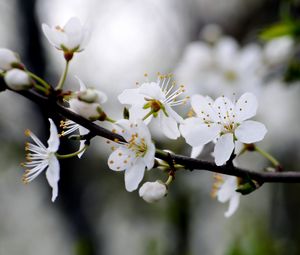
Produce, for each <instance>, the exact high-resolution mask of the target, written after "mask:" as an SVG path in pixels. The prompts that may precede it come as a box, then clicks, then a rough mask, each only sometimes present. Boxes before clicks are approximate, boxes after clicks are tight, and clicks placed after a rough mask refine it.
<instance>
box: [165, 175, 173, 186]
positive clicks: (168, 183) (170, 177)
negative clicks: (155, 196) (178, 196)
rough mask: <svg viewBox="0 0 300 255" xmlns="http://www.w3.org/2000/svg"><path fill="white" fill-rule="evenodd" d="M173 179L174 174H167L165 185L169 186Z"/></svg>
mask: <svg viewBox="0 0 300 255" xmlns="http://www.w3.org/2000/svg"><path fill="white" fill-rule="evenodd" d="M173 180H174V176H173V175H169V177H168V179H167V181H166V182H165V185H166V186H169V185H170V184H171V183H172V181H173Z"/></svg>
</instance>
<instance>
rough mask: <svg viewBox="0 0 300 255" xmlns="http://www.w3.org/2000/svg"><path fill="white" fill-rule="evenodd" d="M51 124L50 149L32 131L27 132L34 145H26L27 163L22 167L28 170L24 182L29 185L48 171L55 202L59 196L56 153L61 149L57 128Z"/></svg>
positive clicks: (47, 174)
mask: <svg viewBox="0 0 300 255" xmlns="http://www.w3.org/2000/svg"><path fill="white" fill-rule="evenodd" d="M49 122H50V136H49V139H48V147H47V148H46V147H45V146H44V145H43V143H42V142H41V141H40V140H39V139H38V138H37V137H36V136H35V134H33V133H32V132H31V131H30V130H26V132H25V134H26V135H27V136H30V137H31V139H32V140H33V141H34V143H35V144H33V143H26V147H25V150H26V151H27V155H26V160H27V162H26V163H22V166H24V167H25V168H26V170H25V174H24V176H23V182H24V183H29V182H31V181H32V180H34V179H35V178H36V177H37V176H38V175H39V174H40V173H41V172H43V171H44V170H46V177H47V180H48V183H49V185H50V186H51V187H52V202H54V201H55V199H56V197H57V195H58V181H59V170H60V167H59V161H58V159H57V157H56V152H57V150H58V148H59V143H60V142H59V137H58V133H57V128H56V126H55V124H54V122H53V120H52V119H49Z"/></svg>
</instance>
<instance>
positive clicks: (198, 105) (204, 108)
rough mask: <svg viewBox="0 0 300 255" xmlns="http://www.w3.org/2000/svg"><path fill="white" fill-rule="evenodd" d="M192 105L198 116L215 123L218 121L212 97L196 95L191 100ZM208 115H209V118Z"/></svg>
mask: <svg viewBox="0 0 300 255" xmlns="http://www.w3.org/2000/svg"><path fill="white" fill-rule="evenodd" d="M191 105H192V108H193V110H194V111H195V113H196V114H197V116H199V117H205V118H207V119H211V120H213V121H214V122H215V121H218V119H219V118H218V116H217V114H216V112H215V111H214V109H213V108H212V105H213V100H212V99H211V98H210V97H204V96H202V95H194V96H192V98H191ZM207 115H209V117H208V116H207Z"/></svg>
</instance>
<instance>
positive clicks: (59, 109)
mask: <svg viewBox="0 0 300 255" xmlns="http://www.w3.org/2000/svg"><path fill="white" fill-rule="evenodd" d="M13 92H15V93H18V94H20V95H22V96H23V97H26V98H28V99H29V100H31V101H33V102H35V103H36V104H38V105H39V106H40V107H43V108H44V109H48V112H49V115H53V114H59V115H61V116H62V117H64V118H67V119H70V120H72V121H74V122H76V123H78V124H79V125H81V126H83V127H85V128H87V129H88V130H90V132H91V135H92V136H100V137H104V138H106V139H109V140H112V141H114V140H116V139H117V140H118V141H121V142H126V141H125V139H124V138H123V137H122V136H120V135H118V134H116V133H113V132H111V131H110V130H107V129H105V128H103V127H101V126H98V125H96V124H95V123H93V122H91V121H89V120H87V119H85V118H83V117H81V116H80V115H78V114H76V113H74V112H72V111H70V110H69V109H67V108H66V107H64V106H62V105H60V104H59V103H58V102H57V100H56V98H52V97H46V96H42V95H40V94H37V93H36V92H34V91H31V90H28V91H13ZM155 157H157V158H159V159H162V160H165V161H169V160H170V157H171V160H172V161H173V162H174V163H175V164H180V165H182V166H183V167H184V168H186V169H188V170H206V171H210V172H214V173H220V174H226V175H232V176H237V177H242V178H250V179H252V180H255V181H257V182H259V183H260V184H262V183H300V172H291V171H289V172H263V171H261V172H258V171H253V170H248V169H243V168H239V167H235V166H232V165H229V164H228V165H223V166H217V165H216V164H214V163H212V162H208V161H203V160H199V159H194V158H190V157H187V156H183V155H177V154H170V153H168V152H165V151H162V150H159V149H157V150H156V154H155Z"/></svg>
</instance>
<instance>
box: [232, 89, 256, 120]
mask: <svg viewBox="0 0 300 255" xmlns="http://www.w3.org/2000/svg"><path fill="white" fill-rule="evenodd" d="M257 106H258V104H257V99H256V97H255V95H253V94H252V93H248V92H247V93H245V94H243V95H242V96H241V97H240V98H239V100H238V101H237V103H236V105H235V114H236V122H242V121H243V120H246V119H250V118H251V117H253V116H254V115H255V114H256V111H257Z"/></svg>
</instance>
